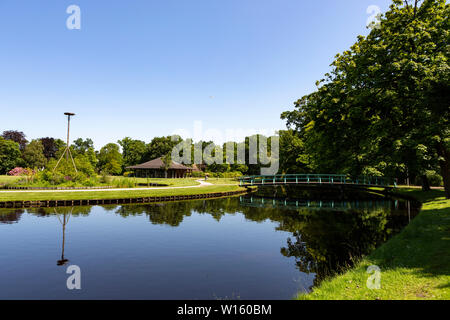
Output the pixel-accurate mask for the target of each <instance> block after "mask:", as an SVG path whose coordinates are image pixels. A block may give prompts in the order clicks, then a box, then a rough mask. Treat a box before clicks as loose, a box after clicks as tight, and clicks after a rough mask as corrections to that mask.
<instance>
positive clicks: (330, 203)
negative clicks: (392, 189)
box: [239, 196, 399, 210]
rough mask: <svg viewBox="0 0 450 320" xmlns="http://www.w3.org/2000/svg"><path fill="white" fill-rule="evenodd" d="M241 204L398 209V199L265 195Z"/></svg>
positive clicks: (251, 205)
mask: <svg viewBox="0 0 450 320" xmlns="http://www.w3.org/2000/svg"><path fill="white" fill-rule="evenodd" d="M239 200H240V204H241V205H242V206H246V207H255V208H273V209H292V210H297V209H310V210H321V209H327V210H350V209H366V210H374V209H383V208H386V207H390V206H391V204H392V203H394V207H395V208H396V209H398V207H399V202H398V201H397V200H394V201H392V200H364V201H340V200H337V201H336V200H326V201H321V200H292V199H272V198H263V197H254V196H250V197H240V198H239Z"/></svg>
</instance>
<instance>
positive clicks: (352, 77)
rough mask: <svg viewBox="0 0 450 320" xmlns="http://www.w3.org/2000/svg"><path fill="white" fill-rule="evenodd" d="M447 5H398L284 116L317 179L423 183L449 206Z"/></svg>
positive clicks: (436, 0)
mask: <svg viewBox="0 0 450 320" xmlns="http://www.w3.org/2000/svg"><path fill="white" fill-rule="evenodd" d="M449 8H450V7H449V5H448V4H446V1H445V0H424V1H419V0H412V1H402V0H394V1H393V4H392V5H391V7H390V10H389V11H388V12H387V13H386V14H385V15H384V16H383V17H382V18H381V21H380V24H379V25H377V26H376V27H375V28H373V29H372V30H371V32H370V34H369V35H368V36H367V37H363V36H360V37H358V41H357V42H356V43H355V44H354V45H353V46H352V47H351V48H350V49H349V50H347V51H345V52H343V53H342V54H338V55H337V56H336V58H335V60H334V62H333V63H332V65H331V67H332V69H331V71H330V72H329V73H327V74H326V75H325V77H324V78H323V79H321V80H320V81H318V82H317V90H316V91H315V92H313V93H311V94H308V95H306V96H304V97H303V98H301V99H300V100H298V101H297V102H296V103H295V109H294V110H293V111H287V112H284V113H283V114H282V119H285V120H287V124H288V126H289V127H290V128H291V129H292V130H294V134H295V136H296V137H297V138H298V140H297V141H298V142H297V143H298V146H296V147H294V146H292V147H293V148H295V149H296V150H299V149H303V152H302V154H303V156H302V157H301V158H298V159H297V163H298V166H300V167H302V168H303V167H304V168H308V169H311V170H313V171H316V172H340V173H348V174H351V175H354V176H357V175H360V174H371V175H374V174H375V175H385V176H390V177H420V178H421V180H422V182H423V185H424V188H427V187H428V177H429V176H430V173H433V172H439V173H440V175H441V176H442V178H443V181H444V186H445V191H446V195H447V197H449V198H450V126H449V119H450V106H449V101H450V68H449V64H448V59H449V48H450V47H449V43H450V42H449V40H450V28H449V23H450V22H449V21H450V19H449V12H450V9H449Z"/></svg>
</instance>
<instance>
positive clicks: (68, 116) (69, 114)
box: [53, 112, 78, 172]
mask: <svg viewBox="0 0 450 320" xmlns="http://www.w3.org/2000/svg"><path fill="white" fill-rule="evenodd" d="M64 114H65V115H66V116H67V145H66V149H64V152H63V153H62V154H61V157H60V158H59V160H58V162H57V163H56V166H55V168H53V171H55V170H56V168H57V167H58V165H59V163H60V162H61V159H62V158H63V157H64V155H66V160H69V155H70V159H72V164H73V167H74V168H75V172H78V171H77V166H76V165H75V161H73V157H72V152H70V138H69V136H70V117H73V116H74V115H75V113H72V112H66V113H64Z"/></svg>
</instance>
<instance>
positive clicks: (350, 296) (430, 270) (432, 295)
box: [296, 188, 450, 300]
mask: <svg viewBox="0 0 450 320" xmlns="http://www.w3.org/2000/svg"><path fill="white" fill-rule="evenodd" d="M397 192H398V193H401V194H402V195H405V196H408V197H414V198H415V199H417V200H419V201H420V202H421V203H422V210H421V212H420V214H419V215H418V216H417V217H416V218H415V219H414V220H413V221H411V223H410V224H409V225H408V226H407V227H406V228H405V229H404V230H403V231H402V232H401V233H400V234H398V235H396V236H394V237H393V238H392V239H391V240H389V241H388V242H387V243H385V244H384V245H382V246H381V247H379V248H378V249H376V250H375V251H374V252H373V253H372V254H370V255H369V256H367V257H365V258H363V259H362V260H361V261H360V262H359V263H357V264H356V265H355V266H354V267H353V268H352V269H350V270H348V271H347V272H345V273H343V274H340V275H337V276H335V277H333V278H330V279H328V280H325V281H323V282H322V283H321V284H320V285H319V287H317V288H315V289H313V291H312V292H311V293H309V294H299V295H298V296H297V297H296V298H297V299H299V300H404V299H405V300H406V299H408V300H410V299H411V300H422V299H431V300H434V299H450V200H448V199H445V196H444V192H443V191H440V190H433V191H429V192H422V191H420V190H417V189H413V188H400V189H398V190H397ZM372 265H376V266H378V267H379V268H380V269H381V282H380V284H381V288H380V289H379V290H376V289H372V290H371V289H369V288H367V285H366V282H367V279H368V277H369V276H370V275H369V274H368V273H367V268H368V267H369V266H372Z"/></svg>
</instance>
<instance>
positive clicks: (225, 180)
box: [201, 178, 239, 185]
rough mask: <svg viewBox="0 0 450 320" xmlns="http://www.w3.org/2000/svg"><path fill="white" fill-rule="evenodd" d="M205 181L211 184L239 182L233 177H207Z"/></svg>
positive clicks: (234, 183)
mask: <svg viewBox="0 0 450 320" xmlns="http://www.w3.org/2000/svg"><path fill="white" fill-rule="evenodd" d="M201 179H202V178H201ZM202 180H203V179H202ZM206 182H209V183H212V184H233V185H238V184H239V181H237V180H236V179H234V178H208V180H206Z"/></svg>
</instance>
